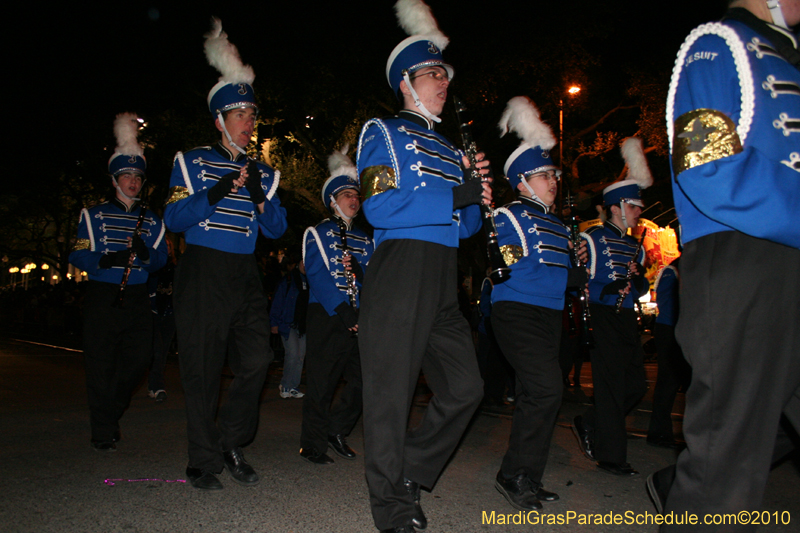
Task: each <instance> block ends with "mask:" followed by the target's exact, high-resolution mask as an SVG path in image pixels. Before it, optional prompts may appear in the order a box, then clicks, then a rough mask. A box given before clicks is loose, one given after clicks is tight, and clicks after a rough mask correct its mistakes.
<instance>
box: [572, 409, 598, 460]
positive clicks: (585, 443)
mask: <svg viewBox="0 0 800 533" xmlns="http://www.w3.org/2000/svg"><path fill="white" fill-rule="evenodd" d="M572 432H573V433H574V434H575V437H577V438H578V446H580V447H581V451H582V452H583V455H585V456H586V457H588V458H589V459H591V460H592V461H594V442H593V441H592V439H591V437H590V436H589V430H588V429H586V426H584V425H583V417H582V416H576V417H575V418H573V419H572Z"/></svg>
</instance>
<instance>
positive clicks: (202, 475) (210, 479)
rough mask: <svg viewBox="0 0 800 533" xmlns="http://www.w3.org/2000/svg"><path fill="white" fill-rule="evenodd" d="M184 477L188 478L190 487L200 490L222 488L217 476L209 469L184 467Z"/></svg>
mask: <svg viewBox="0 0 800 533" xmlns="http://www.w3.org/2000/svg"><path fill="white" fill-rule="evenodd" d="M186 477H188V478H189V483H191V484H192V487H194V488H196V489H200V490H222V483H220V482H219V479H217V476H215V475H214V473H213V472H211V471H210V470H203V469H201V468H192V467H191V466H187V467H186Z"/></svg>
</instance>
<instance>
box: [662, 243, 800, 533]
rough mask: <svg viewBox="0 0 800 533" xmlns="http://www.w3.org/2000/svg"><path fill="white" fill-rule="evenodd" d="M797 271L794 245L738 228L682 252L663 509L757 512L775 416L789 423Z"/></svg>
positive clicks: (798, 375) (799, 362)
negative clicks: (677, 427)
mask: <svg viewBox="0 0 800 533" xmlns="http://www.w3.org/2000/svg"><path fill="white" fill-rule="evenodd" d="M798 272H800V250H797V249H792V248H789V247H786V246H782V245H780V244H775V243H772V242H769V241H766V240H762V239H756V238H753V237H750V236H747V235H745V234H743V233H738V232H724V233H717V234H713V235H708V236H705V237H701V238H699V239H696V240H693V241H691V242H690V243H688V244H687V245H686V247H685V248H684V252H683V258H682V259H681V292H680V297H681V315H680V317H679V319H678V325H677V327H676V332H675V333H676V335H677V338H678V342H679V343H680V344H681V347H682V348H683V352H684V355H685V357H686V360H687V361H688V362H689V364H690V365H691V366H692V385H691V386H690V387H689V390H688V391H687V393H686V414H685V418H684V422H683V433H684V436H685V437H686V446H687V448H686V450H684V451H683V452H682V453H681V455H680V456H679V457H678V464H677V471H676V477H675V482H674V484H673V486H672V489H671V490H670V493H669V496H668V498H667V504H666V511H675V513H676V514H677V513H678V512H681V513H682V512H684V511H688V512H694V513H698V514H700V516H702V514H705V513H737V512H739V511H743V510H758V509H759V507H760V505H761V502H762V499H763V496H764V487H765V485H766V482H767V476H768V474H769V468H770V463H771V461H772V459H773V450H774V447H775V436H776V434H777V433H778V422H779V420H780V418H781V414H782V413H786V414H787V418H788V419H789V420H795V421H796V420H798V418H797V414H798V413H797V412H796V411H794V412H787V409H793V406H794V407H797V406H798V402H797V401H796V395H797V394H798V387H800V327H798V324H800V278H799V277H798ZM734 529H736V528H733V527H730V528H728V529H726V531H727V530H734ZM754 529H755V526H752V525H750V526H746V527H741V528H739V529H736V530H737V531H740V530H754ZM663 530H664V531H670V530H672V528H669V527H664V528H663Z"/></svg>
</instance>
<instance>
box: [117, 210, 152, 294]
mask: <svg viewBox="0 0 800 533" xmlns="http://www.w3.org/2000/svg"><path fill="white" fill-rule="evenodd" d="M146 214H147V205H146V204H145V203H144V202H141V204H140V208H139V218H138V219H137V220H136V227H135V228H134V229H133V235H132V237H138V236H139V235H141V234H142V225H143V224H144V219H145V215H146ZM135 260H136V253H135V252H134V251H133V250H131V255H130V256H129V257H128V266H126V267H125V271H124V272H123V273H122V281H120V283H119V291H118V292H117V299H116V300H114V303H113V304H111V307H115V308H117V309H122V304H123V302H124V301H125V288H126V287H127V286H128V277H129V276H130V275H131V269H133V262H134V261H135Z"/></svg>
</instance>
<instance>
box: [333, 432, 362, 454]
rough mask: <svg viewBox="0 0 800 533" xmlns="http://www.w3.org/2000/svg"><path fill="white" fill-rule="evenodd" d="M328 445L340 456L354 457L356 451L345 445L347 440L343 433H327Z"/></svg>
mask: <svg viewBox="0 0 800 533" xmlns="http://www.w3.org/2000/svg"><path fill="white" fill-rule="evenodd" d="M328 446H330V448H331V449H332V450H333V451H335V452H336V454H337V455H339V456H340V457H344V458H345V459H355V458H356V452H354V451H353V448H351V447H350V446H348V445H347V440H345V438H344V435H341V434H339V435H328Z"/></svg>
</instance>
